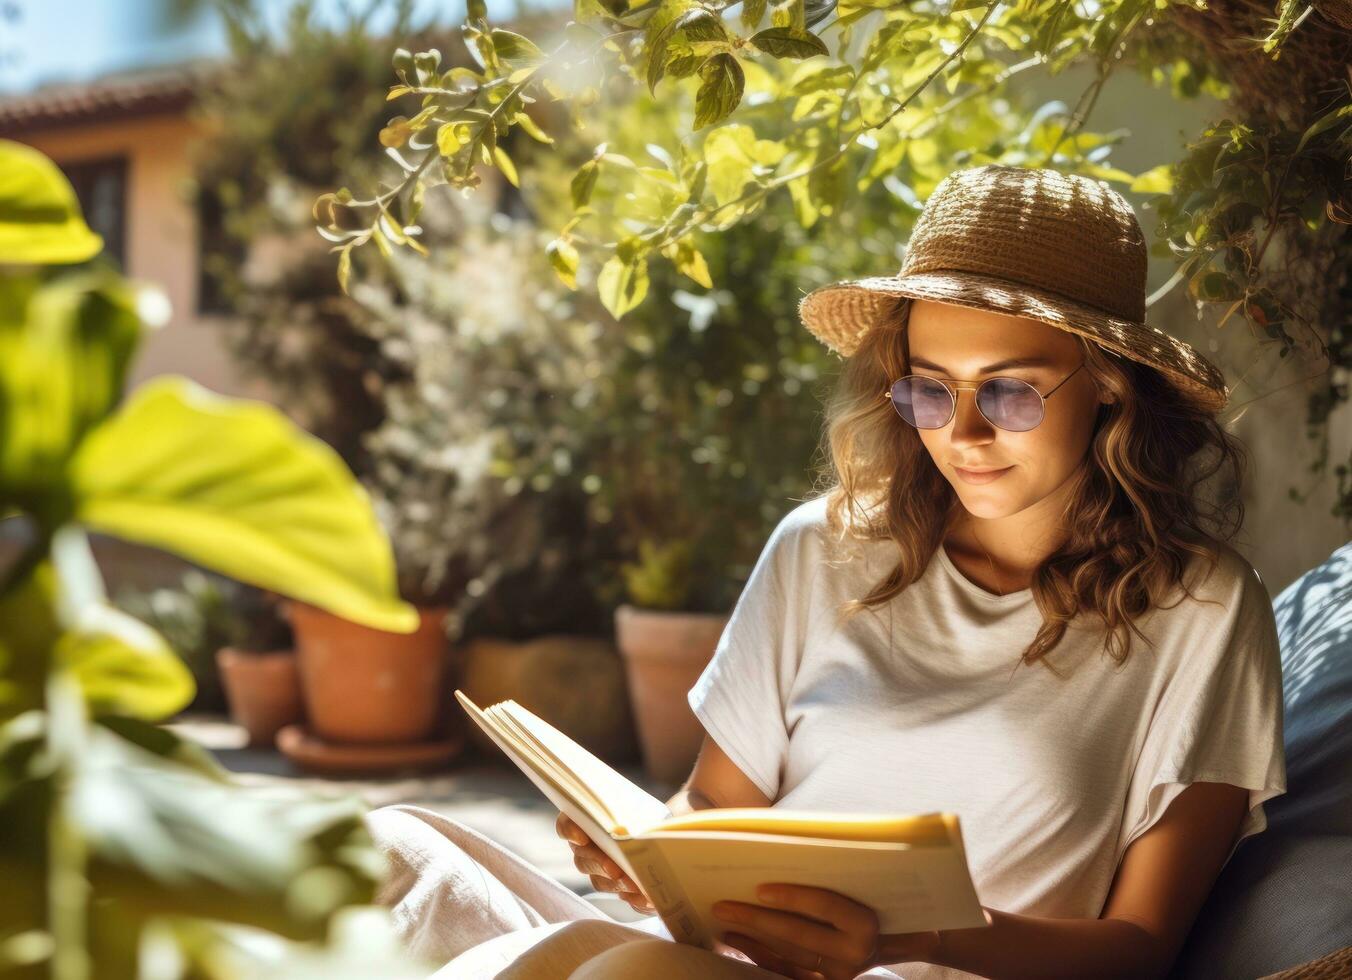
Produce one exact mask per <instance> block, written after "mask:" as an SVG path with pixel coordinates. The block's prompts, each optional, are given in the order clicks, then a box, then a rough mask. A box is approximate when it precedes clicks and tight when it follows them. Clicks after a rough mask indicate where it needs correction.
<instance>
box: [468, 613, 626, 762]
mask: <svg viewBox="0 0 1352 980" xmlns="http://www.w3.org/2000/svg"><path fill="white" fill-rule="evenodd" d="M462 655H463V657H464V676H463V679H462V681H461V683H460V685H459V686H460V687H462V688H464V691H465V693H466V694H468V695H469V697H470V699H471V700H473V701H474V702H475V703H476V704H480V705H490V704H493V703H495V702H498V701H505V700H507V699H508V698H511V699H512V700H514V701H515V702H516V703H517V704H519V705H521V706H522V707H523V708H525V709H526V710H528V711H530V712H532V713H534V714H536V715H538V716H539V717H541V718H543V719H544V720H545V721H547V722H549V723H550V724H551V725H553V726H554V727H555V728H557V729H559V730H560V731H562V732H563V733H564V734H566V735H568V736H569V737H570V738H572V739H573V740H574V741H575V742H577V743H578V744H579V745H581V746H582V747H583V748H585V749H587V750H588V751H589V752H592V753H593V754H595V755H597V756H598V757H600V758H602V759H606V760H609V761H611V762H616V763H627V762H633V761H634V760H635V759H636V758H637V756H638V740H637V738H636V737H635V734H634V720H633V716H632V714H631V708H630V698H629V691H628V689H627V688H626V686H625V684H626V682H625V669H624V661H623V660H621V659H620V654H619V651H618V650H616V649H615V645H614V644H613V643H612V642H611V641H610V640H608V639H605V638H603V637H592V636H568V635H559V634H551V635H547V636H537V637H534V638H532V639H529V640H509V639H503V638H502V637H496V636H476V637H474V638H473V639H471V640H469V641H468V642H467V643H465V645H464V650H463V654H462ZM465 728H466V730H467V732H468V735H469V739H470V741H472V742H473V743H474V744H475V745H476V746H477V747H479V748H480V749H482V750H483V751H485V752H487V753H488V754H489V756H490V757H491V758H501V757H502V752H501V750H500V749H499V748H498V747H497V745H496V744H494V742H493V740H492V739H491V738H489V737H488V736H487V735H485V734H484V733H483V730H482V729H480V728H479V726H478V725H475V724H472V723H471V724H468V725H466V726H465Z"/></svg>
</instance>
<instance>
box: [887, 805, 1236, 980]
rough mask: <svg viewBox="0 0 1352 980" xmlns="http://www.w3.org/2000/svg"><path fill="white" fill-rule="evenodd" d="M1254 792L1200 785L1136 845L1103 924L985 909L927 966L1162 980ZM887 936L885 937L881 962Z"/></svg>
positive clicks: (945, 937)
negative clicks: (980, 920) (983, 921)
mask: <svg viewBox="0 0 1352 980" xmlns="http://www.w3.org/2000/svg"><path fill="white" fill-rule="evenodd" d="M1247 799H1248V794H1247V791H1246V790H1245V789H1243V788H1242V787H1238V786H1231V785H1229V784H1228V783H1193V784H1192V785H1191V786H1189V787H1188V788H1187V789H1185V790H1183V792H1181V793H1179V794H1178V796H1177V797H1175V798H1174V800H1173V802H1172V803H1170V804H1169V808H1168V809H1167V810H1166V811H1165V812H1164V815H1163V816H1162V817H1160V819H1159V822H1158V823H1156V824H1155V825H1154V826H1153V827H1151V828H1150V829H1149V830H1148V831H1146V832H1145V833H1144V834H1142V835H1141V836H1140V837H1139V838H1137V839H1136V840H1135V841H1133V842H1132V843H1131V846H1130V847H1128V848H1127V852H1126V854H1125V855H1123V858H1122V864H1121V866H1120V867H1119V868H1118V870H1117V874H1116V876H1115V877H1114V879H1113V883H1112V887H1111V888H1110V889H1109V892H1108V898H1107V901H1106V902H1105V905H1104V908H1103V912H1102V916H1101V917H1100V918H1098V919H1054V918H1044V917H1039V916H1029V915H1015V914H1012V913H1009V912H999V911H996V910H995V909H987V910H986V911H987V914H988V917H989V918H990V920H991V925H990V926H989V927H988V928H985V929H950V930H946V931H944V932H943V933H941V936H942V939H941V940H940V946H939V950H938V952H937V954H936V955H934V956H933V957H932V958H931V959H930V960H929V962H932V963H936V964H940V965H942V966H950V967H954V968H956V969H960V970H966V971H968V972H971V973H976V974H978V975H980V976H983V977H999V978H1002V980H1005V978H1025V977H1027V978H1048V980H1049V978H1056V977H1087V976H1093V977H1105V978H1108V977H1130V978H1136V977H1163V976H1164V975H1165V974H1166V973H1168V971H1169V968H1170V966H1171V964H1172V963H1173V961H1174V958H1175V957H1176V956H1177V955H1178V951H1179V950H1180V949H1181V948H1182V946H1183V941H1184V939H1185V938H1186V937H1187V934H1188V930H1189V929H1190V928H1191V927H1192V924H1193V920H1194V919H1195V918H1196V917H1197V913H1198V911H1199V910H1200V909H1201V906H1202V903H1203V902H1204V901H1205V900H1206V897H1207V895H1208V894H1209V893H1210V891H1211V887H1212V885H1214V884H1215V881H1216V876H1217V875H1218V874H1219V873H1220V870H1221V865H1222V863H1223V862H1224V860H1225V857H1226V855H1227V854H1228V853H1229V852H1230V848H1231V846H1232V845H1233V844H1234V840H1235V836H1236V834H1237V833H1238V831H1239V824H1240V821H1241V819H1242V818H1243V816H1244V812H1245V807H1246V803H1247ZM887 952H888V937H886V936H884V937H883V942H882V953H883V954H884V955H883V957H882V962H890V961H889V960H888V959H887V955H886V954H887Z"/></svg>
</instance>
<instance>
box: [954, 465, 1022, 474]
mask: <svg viewBox="0 0 1352 980" xmlns="http://www.w3.org/2000/svg"><path fill="white" fill-rule="evenodd" d="M953 468H954V469H955V470H960V471H962V472H963V473H970V474H971V475H972V476H980V475H981V474H982V473H999V472H1000V471H1001V470H1007V469H1009V467H1008V466H992V467H989V468H988V469H984V470H974V469H972V468H971V467H970V466H955V467H953Z"/></svg>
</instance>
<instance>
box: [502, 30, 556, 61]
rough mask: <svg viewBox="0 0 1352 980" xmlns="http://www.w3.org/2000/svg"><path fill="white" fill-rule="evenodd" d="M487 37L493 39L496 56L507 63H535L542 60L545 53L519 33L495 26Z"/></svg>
mask: <svg viewBox="0 0 1352 980" xmlns="http://www.w3.org/2000/svg"><path fill="white" fill-rule="evenodd" d="M489 37H491V38H492V40H493V48H494V49H495V50H496V51H497V53H498V57H499V58H501V59H502V60H503V61H505V62H507V63H508V64H537V63H538V62H541V61H543V60H544V57H545V53H544V52H543V51H541V50H540V49H539V48H538V47H536V45H535V42H534V41H532V40H530V39H529V38H526V37H522V36H521V35H520V34H515V33H513V32H512V31H505V30H503V29H502V28H500V27H495V28H493V32H492V34H490V35H489Z"/></svg>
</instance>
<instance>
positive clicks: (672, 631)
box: [615, 605, 730, 784]
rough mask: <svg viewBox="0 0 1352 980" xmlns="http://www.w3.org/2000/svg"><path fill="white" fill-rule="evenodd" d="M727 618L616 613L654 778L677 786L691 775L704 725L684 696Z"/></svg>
mask: <svg viewBox="0 0 1352 980" xmlns="http://www.w3.org/2000/svg"><path fill="white" fill-rule="evenodd" d="M729 615H730V614H728V613H690V612H667V611H665V610H655V609H641V608H639V607H637V606H630V605H622V606H620V607H619V608H618V609H616V610H615V641H616V644H617V645H618V646H619V648H620V653H621V654H622V655H623V656H624V659H625V676H626V678H627V682H628V686H629V699H630V701H631V702H632V704H633V708H634V722H635V725H636V727H637V728H638V738H639V746H640V748H641V749H642V752H643V765H644V768H645V769H647V771H648V774H649V775H650V776H652V777H653V778H654V779H659V780H661V781H663V782H666V783H672V784H679V783H680V782H682V781H683V780H684V779H685V778H686V777H687V776H689V775H690V770H691V767H693V766H694V764H695V757H696V756H697V755H699V747H700V743H701V742H702V741H703V739H704V727H703V726H702V725H701V724H700V723H699V720H698V719H697V718H696V717H695V715H694V712H692V711H691V710H690V704H689V702H688V701H687V700H686V695H687V694H688V693H689V692H690V689H691V688H692V687H694V686H695V681H696V680H698V679H699V675H700V674H701V673H702V672H703V670H704V668H705V667H706V666H707V665H708V663H709V660H710V659H711V658H712V657H713V654H714V649H715V648H716V647H717V646H718V639H719V637H720V636H722V635H723V629H724V627H725V626H727V623H728V618H729Z"/></svg>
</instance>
